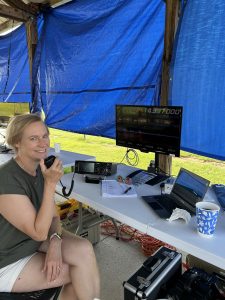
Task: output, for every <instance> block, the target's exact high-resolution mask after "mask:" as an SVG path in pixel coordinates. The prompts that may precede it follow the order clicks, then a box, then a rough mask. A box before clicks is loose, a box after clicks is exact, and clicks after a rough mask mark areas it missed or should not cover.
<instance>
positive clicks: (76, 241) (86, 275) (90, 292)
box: [13, 231, 100, 300]
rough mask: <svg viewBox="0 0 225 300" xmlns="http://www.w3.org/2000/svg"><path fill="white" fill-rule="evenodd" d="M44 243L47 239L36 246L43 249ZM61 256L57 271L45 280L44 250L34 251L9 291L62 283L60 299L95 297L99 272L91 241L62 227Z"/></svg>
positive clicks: (81, 299) (78, 299)
mask: <svg viewBox="0 0 225 300" xmlns="http://www.w3.org/2000/svg"><path fill="white" fill-rule="evenodd" d="M47 247H48V242H44V243H43V244H42V246H41V248H40V250H41V251H43V252H46V250H47ZM62 256H63V263H64V264H63V268H62V270H61V272H60V275H59V277H58V278H57V279H56V280H55V281H52V282H50V283H48V282H47V280H46V274H45V273H43V272H42V268H43V266H44V259H45V254H44V253H38V254H36V255H35V256H33V257H32V258H31V260H30V261H29V262H28V263H27V265H26V266H25V267H24V269H23V270H22V272H21V273H20V275H19V277H18V279H17V281H16V282H15V284H14V287H13V291H15V292H26V291H35V290H40V289H46V288H51V287H56V286H60V285H65V288H64V289H63V290H62V293H61V300H76V299H77V300H93V299H94V298H99V293H100V292H99V290H100V283H99V273H98V268H97V264H96V259H95V254H94V251H93V247H92V245H91V243H90V242H89V241H87V240H85V239H83V238H80V237H77V236H75V235H73V234H71V233H69V232H66V231H63V241H62ZM34 278H35V280H34ZM70 283H71V284H70Z"/></svg>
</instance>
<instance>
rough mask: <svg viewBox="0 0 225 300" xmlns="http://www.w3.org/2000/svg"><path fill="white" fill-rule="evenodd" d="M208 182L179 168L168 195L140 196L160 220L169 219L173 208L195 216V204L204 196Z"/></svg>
mask: <svg viewBox="0 0 225 300" xmlns="http://www.w3.org/2000/svg"><path fill="white" fill-rule="evenodd" d="M209 183H210V181H208V180H207V179H205V178H203V177H201V176H199V175H197V174H194V173H192V172H190V171H188V170H186V169H184V168H181V169H180V171H179V174H178V175H177V178H176V180H175V182H174V185H173V188H172V190H171V193H170V194H163V195H153V196H142V198H143V200H144V201H145V202H146V203H147V204H148V205H149V206H150V207H151V208H152V209H153V210H154V212H155V213H156V214H158V215H159V216H160V217H161V218H169V217H170V216H171V214H172V212H173V210H174V209H175V208H177V207H178V208H182V209H185V210H187V211H188V212H189V213H190V214H191V215H193V214H196V208H195V204H196V203H197V202H199V201H202V199H203V198H204V196H205V193H206V191H207V189H208V186H209Z"/></svg>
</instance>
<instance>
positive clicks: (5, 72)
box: [0, 26, 31, 102]
mask: <svg viewBox="0 0 225 300" xmlns="http://www.w3.org/2000/svg"><path fill="white" fill-rule="evenodd" d="M30 100H31V93H30V76H29V62H28V52H27V43H26V30H25V26H21V27H20V28H18V29H17V30H15V31H12V32H11V33H9V34H8V35H6V36H0V102H30Z"/></svg>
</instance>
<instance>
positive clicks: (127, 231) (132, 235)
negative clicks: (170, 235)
mask: <svg viewBox="0 0 225 300" xmlns="http://www.w3.org/2000/svg"><path fill="white" fill-rule="evenodd" d="M117 227H118V229H119V237H120V240H122V241H124V242H130V241H135V242H138V243H140V246H141V250H142V252H143V253H144V255H146V256H150V255H152V254H153V253H154V252H155V251H156V250H158V249H159V248H160V247H161V246H166V247H167V248H170V249H173V250H176V248H174V247H172V246H171V245H168V244H166V243H163V242H161V241H159V240H157V239H155V238H153V237H151V236H149V235H147V234H144V233H142V232H140V231H138V230H137V229H134V228H132V227H130V226H128V225H125V224H120V225H118V226H117ZM101 234H103V235H107V236H113V237H116V228H115V226H114V224H113V223H112V221H110V220H108V221H105V222H103V223H101Z"/></svg>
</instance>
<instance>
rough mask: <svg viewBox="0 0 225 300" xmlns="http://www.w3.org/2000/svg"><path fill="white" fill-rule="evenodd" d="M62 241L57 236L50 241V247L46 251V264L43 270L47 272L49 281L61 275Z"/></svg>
mask: <svg viewBox="0 0 225 300" xmlns="http://www.w3.org/2000/svg"><path fill="white" fill-rule="evenodd" d="M61 244H62V241H61V240H59V239H58V238H57V237H56V238H53V239H52V240H51V241H50V242H49V247H48V250H47V252H46V257H45V264H44V268H43V272H46V273H47V280H48V282H51V281H54V280H56V279H57V277H58V276H59V275H60V272H61V269H62V252H61Z"/></svg>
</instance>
